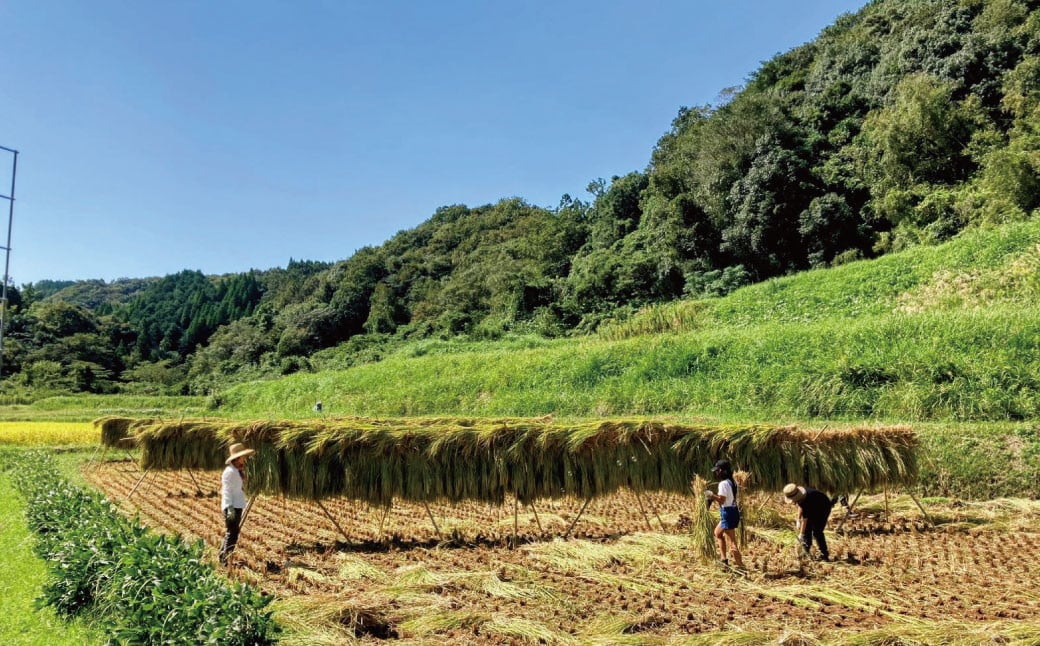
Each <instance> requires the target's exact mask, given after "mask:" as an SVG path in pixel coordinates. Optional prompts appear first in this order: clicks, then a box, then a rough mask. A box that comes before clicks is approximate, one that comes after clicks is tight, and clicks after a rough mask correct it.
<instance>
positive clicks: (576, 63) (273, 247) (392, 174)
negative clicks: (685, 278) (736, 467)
mask: <svg viewBox="0 0 1040 646" xmlns="http://www.w3.org/2000/svg"><path fill="white" fill-rule="evenodd" d="M865 4H866V0H723V1H708V0H685V1H683V0H640V1H636V0H631V1H629V0H624V1H612V0H601V1H598V2H594V1H584V0H582V1H568V0H558V1H555V2H554V1H550V0H537V1H534V0H532V1H527V2H524V1H514V2H489V1H485V2H477V1H475V0H470V1H458V0H440V1H436V2H434V1H421V2H420V1H412V2H401V1H392V0H388V1H383V2H369V1H347V0H343V1H332V0H324V1H320V0H311V1H302V0H301V1H298V2H290V1H288V0H285V1H278V2H273V1H267V0H253V1H251V2H244V1H239V0H219V1H217V2H213V1H207V2H203V1H201V0H198V1H193V0H187V1H176V2H150V1H148V0H145V1H143V2H130V1H128V0H124V1H122V2H115V1H112V0H91V1H90V2H83V1H81V0H31V1H30V0H25V1H20V2H19V1H12V2H4V3H2V4H0V24H2V25H3V26H4V36H3V38H4V55H3V56H2V57H0V84H2V85H0V87H2V88H3V98H2V99H0V146H6V147H9V148H14V149H17V150H18V151H19V153H20V154H19V157H18V175H17V186H16V197H17V201H16V204H15V219H14V229H13V236H12V245H11V246H12V252H11V269H10V273H11V277H12V279H13V280H14V282H15V284H17V285H22V284H25V283H28V282H35V281H38V280H41V279H88V278H102V279H105V280H113V279H116V278H119V277H146V276H161V275H165V274H170V273H174V272H177V271H180V270H182V269H198V270H201V271H203V272H205V273H207V274H221V273H228V272H242V271H246V270H249V269H251V268H256V269H269V268H272V267H279V266H281V267H284V266H285V265H286V263H287V262H288V261H289V259H290V258H295V259H307V260H324V261H335V260H341V259H344V258H348V257H350V256H351V255H352V254H353V253H354V252H355V251H356V250H357V249H358V248H360V247H363V246H366V245H378V244H381V243H382V242H384V241H385V240H387V239H389V238H390V237H391V236H393V235H394V234H395V233H397V232H398V231H400V230H402V229H410V228H412V227H415V226H417V225H418V224H420V223H421V222H423V221H425V220H426V219H428V218H429V217H430V216H431V215H432V214H433V212H434V211H435V210H436V209H437V208H438V207H440V206H444V205H448V204H466V205H469V206H479V205H483V204H488V203H492V202H496V201H498V200H499V199H501V198H504V197H514V196H517V197H522V198H524V199H525V200H527V201H528V202H529V203H531V204H535V205H539V206H547V207H554V206H556V205H557V204H558V203H559V199H560V197H561V196H562V195H563V194H564V193H569V194H571V195H572V196H575V197H580V198H582V199H587V198H589V196H588V195H587V194H586V193H585V187H586V186H587V185H588V183H589V182H590V181H591V180H594V179H596V178H598V177H603V178H607V179H609V178H610V177H611V176H613V175H623V174H625V173H628V172H631V171H633V170H642V169H644V168H645V167H646V164H647V162H648V161H649V158H650V153H651V151H652V149H653V146H654V144H655V143H656V141H657V139H658V138H659V137H660V136H661V135H662V134H664V133H665V132H666V131H667V130H668V128H669V126H670V124H671V121H672V119H673V118H674V117H675V115H676V113H677V111H678V109H679V108H680V106H693V105H703V104H708V103H714V102H715V101H716V99H717V97H718V95H719V93H720V91H721V90H723V89H724V88H728V87H732V86H736V85H740V84H742V83H743V82H744V81H745V80H746V78H747V77H748V75H749V74H750V73H752V72H753V71H754V70H755V69H757V68H758V66H759V64H760V63H761V62H762V61H765V60H768V59H769V58H771V57H772V56H774V55H775V54H777V53H779V52H782V51H786V50H788V49H790V48H792V47H795V46H798V45H800V44H802V43H805V42H807V41H810V40H812V39H813V38H815V37H816V35H817V34H818V33H819V32H820V30H821V29H823V28H824V27H826V26H827V25H829V24H830V23H832V22H833V21H834V19H835V18H836V17H837V16H839V15H841V14H842V13H846V12H850V11H857V10H858V9H860V8H861V7H862V6H864V5H865ZM0 152H2V151H0ZM10 166H11V155H9V154H6V153H5V154H2V155H0V187H3V188H2V190H0V193H2V194H5V195H6V194H7V193H8V190H9V186H10ZM0 206H3V208H4V211H3V214H4V215H6V202H4V203H0ZM4 220H6V218H4ZM4 234H6V228H4V227H3V226H2V224H0V236H2V235H4Z"/></svg>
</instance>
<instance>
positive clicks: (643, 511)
mask: <svg viewBox="0 0 1040 646" xmlns="http://www.w3.org/2000/svg"><path fill="white" fill-rule="evenodd" d="M635 494H636V502H637V503H639V512H640V513H641V514H643V520H645V521H646V531H648V532H652V531H654V528H653V525H651V524H650V517H649V516H647V514H646V509H644V508H643V496H642V495H641V494H640V493H639V492H638V491H636V492H635Z"/></svg>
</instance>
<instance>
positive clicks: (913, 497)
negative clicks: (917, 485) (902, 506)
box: [906, 490, 935, 525]
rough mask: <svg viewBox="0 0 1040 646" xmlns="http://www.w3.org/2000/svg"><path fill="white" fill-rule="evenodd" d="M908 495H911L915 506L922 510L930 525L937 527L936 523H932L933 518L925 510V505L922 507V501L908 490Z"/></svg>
mask: <svg viewBox="0 0 1040 646" xmlns="http://www.w3.org/2000/svg"><path fill="white" fill-rule="evenodd" d="M906 493H908V494H909V495H910V499H911V500H913V501H914V504H915V505H917V508H918V509H920V510H921V513H922V514H924V519H925V520H927V521H928V524H929V525H935V523H934V522H932V517H931V516H929V515H928V512H927V511H925V510H924V505H922V504H921V501H920V500H918V499H917V496H915V495H914V492H913V491H909V490H907V492H906Z"/></svg>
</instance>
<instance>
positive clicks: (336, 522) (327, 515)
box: [314, 500, 350, 543]
mask: <svg viewBox="0 0 1040 646" xmlns="http://www.w3.org/2000/svg"><path fill="white" fill-rule="evenodd" d="M314 504H316V505H317V506H318V509H320V510H322V511H323V512H325V517H326V518H328V519H329V520H330V521H332V524H333V525H334V526H335V527H336V529H337V530H339V533H340V536H342V537H343V540H344V542H347V543H349V542H350V537H349V536H347V533H346V532H345V531H343V528H342V527H340V525H339V521H337V520H336V517H335V516H333V515H332V513H331V512H329V510H328V509H326V508H325V505H323V504H321V501H320V500H315V501H314Z"/></svg>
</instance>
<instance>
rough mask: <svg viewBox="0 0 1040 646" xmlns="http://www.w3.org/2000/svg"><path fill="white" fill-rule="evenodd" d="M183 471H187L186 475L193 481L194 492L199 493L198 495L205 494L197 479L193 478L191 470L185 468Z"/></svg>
mask: <svg viewBox="0 0 1040 646" xmlns="http://www.w3.org/2000/svg"><path fill="white" fill-rule="evenodd" d="M185 471H187V472H188V475H189V476H190V477H191V481H192V482H193V483H195V493H197V494H199V495H200V496H203V495H205V494H204V493H203V491H202V487H200V486H199V481H198V480H196V479H195V474H194V473H192V472H191V469H185Z"/></svg>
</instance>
